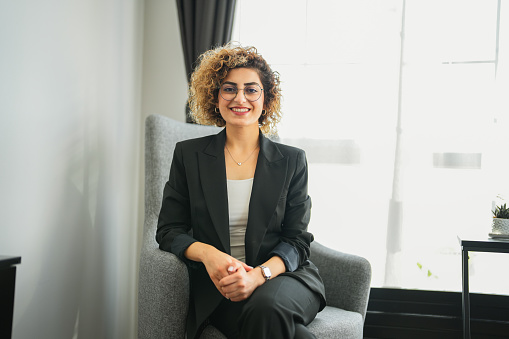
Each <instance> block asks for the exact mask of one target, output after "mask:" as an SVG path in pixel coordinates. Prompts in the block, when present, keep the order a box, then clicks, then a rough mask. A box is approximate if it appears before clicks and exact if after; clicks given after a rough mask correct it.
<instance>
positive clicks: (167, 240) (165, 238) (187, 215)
mask: <svg viewBox="0 0 509 339" xmlns="http://www.w3.org/2000/svg"><path fill="white" fill-rule="evenodd" d="M190 230H191V205H190V200H189V189H188V185H187V176H186V171H185V167H184V162H183V151H182V145H181V143H177V144H176V146H175V151H174V153H173V160H172V163H171V167H170V177H169V179H168V182H166V185H165V186H164V191H163V199H162V204H161V211H160V213H159V219H158V223H157V231H156V241H157V243H158V244H159V248H160V249H161V250H163V251H167V252H172V253H173V254H175V255H176V256H178V257H179V258H180V259H181V260H182V261H184V262H185V263H186V264H188V265H189V264H192V263H193V262H192V261H191V260H189V259H187V258H186V257H185V256H184V251H185V250H186V249H187V248H188V247H189V246H190V245H191V244H192V243H194V242H196V240H195V239H194V238H193V237H191V236H190V235H189V231H190Z"/></svg>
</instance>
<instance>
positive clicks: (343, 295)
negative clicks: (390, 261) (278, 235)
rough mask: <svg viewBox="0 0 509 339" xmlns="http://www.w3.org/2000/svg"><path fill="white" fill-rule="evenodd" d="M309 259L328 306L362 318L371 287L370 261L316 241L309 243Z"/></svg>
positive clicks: (364, 314)
mask: <svg viewBox="0 0 509 339" xmlns="http://www.w3.org/2000/svg"><path fill="white" fill-rule="evenodd" d="M310 259H311V261H312V262H313V263H314V264H315V265H316V266H317V267H318V269H319V270H320V276H321V277H322V279H323V282H324V285H325V297H326V298H327V305H329V306H334V307H337V308H341V309H344V310H347V311H353V312H357V313H360V314H361V315H362V318H363V319H365V316H366V309H367V306H368V298H369V291H370V285H371V265H370V264H369V261H367V260H366V259H365V258H362V257H359V256H356V255H353V254H347V253H342V252H339V251H335V250H333V249H330V248H327V247H325V246H323V245H321V244H319V243H317V242H316V241H315V242H313V243H312V244H311V257H310Z"/></svg>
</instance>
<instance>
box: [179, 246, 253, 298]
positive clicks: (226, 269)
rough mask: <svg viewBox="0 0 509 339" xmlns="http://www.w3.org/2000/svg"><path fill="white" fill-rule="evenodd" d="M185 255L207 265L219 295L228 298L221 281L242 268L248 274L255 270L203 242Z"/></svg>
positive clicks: (188, 249)
mask: <svg viewBox="0 0 509 339" xmlns="http://www.w3.org/2000/svg"><path fill="white" fill-rule="evenodd" d="M184 255H185V256H186V258H188V259H190V260H194V261H199V262H202V263H203V264H204V265H205V268H206V269H207V273H208V274H209V277H210V279H211V280H212V282H213V283H214V285H215V286H216V288H217V290H218V291H219V293H221V294H222V295H223V296H224V297H226V296H225V294H224V293H223V291H222V289H221V288H220V286H219V281H220V280H221V279H222V278H224V277H226V276H228V275H230V274H231V273H235V272H237V270H238V269H239V268H240V267H244V269H245V270H246V272H249V271H251V270H252V269H253V268H252V267H251V266H248V265H247V264H245V263H243V262H241V261H239V260H237V259H235V258H234V257H232V256H231V255H228V254H226V253H224V252H221V251H219V250H218V249H217V248H215V247H213V246H210V245H207V244H204V243H201V242H195V243H193V244H191V246H189V247H188V248H187V250H186V252H185V253H184Z"/></svg>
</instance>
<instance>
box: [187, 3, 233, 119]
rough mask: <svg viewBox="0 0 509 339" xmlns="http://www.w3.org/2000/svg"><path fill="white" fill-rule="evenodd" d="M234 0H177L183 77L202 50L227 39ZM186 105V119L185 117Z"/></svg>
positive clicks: (193, 64) (225, 41) (191, 69)
mask: <svg viewBox="0 0 509 339" xmlns="http://www.w3.org/2000/svg"><path fill="white" fill-rule="evenodd" d="M235 3H236V0H177V8H178V14H179V22H180V36H181V41H182V49H183V51H184V60H185V64H186V73H187V80H188V81H189V79H190V77H191V74H192V73H193V69H194V67H195V66H196V64H195V62H196V60H197V59H198V57H199V56H200V54H202V53H203V52H205V51H207V50H209V49H211V48H213V47H216V46H219V45H223V44H225V43H227V42H228V41H230V39H231V35H232V27H233V15H234V13H235ZM188 112H189V108H188V107H187V105H186V120H187V121H188V122H190V119H189V114H188Z"/></svg>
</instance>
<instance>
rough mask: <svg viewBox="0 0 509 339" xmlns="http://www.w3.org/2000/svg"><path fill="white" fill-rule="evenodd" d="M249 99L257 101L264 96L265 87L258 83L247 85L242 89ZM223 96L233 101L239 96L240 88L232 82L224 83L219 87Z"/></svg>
mask: <svg viewBox="0 0 509 339" xmlns="http://www.w3.org/2000/svg"><path fill="white" fill-rule="evenodd" d="M242 91H244V97H245V98H246V99H247V101H256V100H258V99H260V97H261V96H262V91H263V89H262V88H261V87H260V86H259V85H258V84H251V85H247V86H246V87H244V88H243V89H242ZM219 93H220V94H221V97H222V98H223V99H224V100H226V101H232V100H233V99H235V98H236V97H237V94H238V93H239V89H238V88H237V87H236V86H234V85H232V84H223V85H222V86H221V88H220V89H219Z"/></svg>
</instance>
